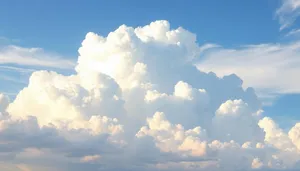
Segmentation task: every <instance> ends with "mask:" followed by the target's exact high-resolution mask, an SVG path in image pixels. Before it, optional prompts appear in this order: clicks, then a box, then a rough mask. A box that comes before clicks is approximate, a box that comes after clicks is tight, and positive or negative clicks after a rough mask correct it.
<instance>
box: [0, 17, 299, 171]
mask: <svg viewBox="0 0 300 171" xmlns="http://www.w3.org/2000/svg"><path fill="white" fill-rule="evenodd" d="M220 48H221V47H215V46H207V45H206V47H205V48H203V47H201V46H199V45H198V44H197V43H196V35H195V34H193V33H190V32H189V31H187V30H185V29H183V28H181V27H179V28H177V29H171V28H170V24H169V22H167V21H155V22H152V23H150V24H149V25H147V26H143V27H137V28H133V27H128V26H126V25H122V26H120V27H119V28H118V29H116V30H115V31H113V32H111V33H109V34H108V35H107V36H105V37H104V36H101V35H97V34H96V33H88V34H87V35H86V37H85V39H84V40H83V42H82V45H81V47H80V48H79V57H78V63H77V65H76V66H75V71H76V73H74V74H72V75H62V74H60V73H57V72H54V71H34V72H33V73H32V74H31V76H30V78H29V83H28V85H27V86H26V87H24V88H23V89H22V90H21V91H20V92H19V93H18V94H17V96H16V98H15V99H14V100H12V101H10V100H9V99H8V98H7V97H5V96H4V95H2V96H0V97H1V98H0V104H1V105H0V110H1V111H2V113H1V117H0V158H1V161H4V162H5V164H6V165H9V166H11V167H17V166H23V168H28V169H31V170H41V168H45V169H42V170H61V171H66V170H74V171H77V170H83V169H85V170H111V171H113V170H130V171H134V170H145V171H154V170H167V171H168V170H190V171H196V170H200V171H201V170H203V171H204V170H212V171H238V170H251V169H254V168H255V169H259V168H266V169H278V168H281V169H299V166H298V165H297V162H298V160H299V159H300V153H299V149H298V148H297V143H298V139H299V137H298V133H297V132H298V125H295V127H293V128H291V130H290V131H289V132H284V131H283V130H282V129H281V128H279V127H278V126H277V124H276V123H275V122H274V121H273V120H272V119H271V118H268V117H265V116H264V114H263V111H262V110H261V102H260V101H259V100H258V98H257V96H256V94H255V91H254V89H253V88H247V87H245V86H244V87H243V81H242V80H241V79H240V78H239V77H237V76H236V75H234V74H230V75H227V76H223V77H218V76H217V75H216V74H214V73H212V72H210V73H205V72H202V71H199V70H198V69H197V67H196V66H195V63H194V61H196V60H197V59H196V58H197V57H198V56H199V55H201V54H203V53H204V52H205V53H208V52H214V51H215V50H216V49H220ZM201 49H202V50H201ZM203 49H204V50H203ZM208 59H209V58H208ZM6 161H7V162H6ZM15 170H16V169H15Z"/></svg>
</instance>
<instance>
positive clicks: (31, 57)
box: [0, 45, 75, 69]
mask: <svg viewBox="0 0 300 171" xmlns="http://www.w3.org/2000/svg"><path fill="white" fill-rule="evenodd" d="M0 64H17V65H23V66H39V67H49V68H59V69H70V68H73V67H74V65H75V62H74V61H71V60H68V59H64V58H63V57H61V56H58V55H55V54H51V53H48V52H45V51H44V50H43V49H41V48H24V47H19V46H14V45H9V46H4V47H2V48H0Z"/></svg>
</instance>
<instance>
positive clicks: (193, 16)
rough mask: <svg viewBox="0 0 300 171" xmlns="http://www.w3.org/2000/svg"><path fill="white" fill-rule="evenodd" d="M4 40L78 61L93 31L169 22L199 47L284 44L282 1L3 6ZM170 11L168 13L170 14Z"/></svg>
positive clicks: (10, 1) (11, 0) (7, 1)
mask: <svg viewBox="0 0 300 171" xmlns="http://www.w3.org/2000/svg"><path fill="white" fill-rule="evenodd" d="M0 3H1V4H0V25H1V28H0V35H1V36H4V37H7V38H10V39H20V43H19V44H20V45H24V46H30V47H43V48H45V49H48V50H54V51H56V52H59V53H62V54H69V55H76V50H77V48H78V47H79V45H80V43H81V40H82V39H83V37H84V36H85V34H86V33H87V32H88V31H94V32H97V33H100V34H103V35H106V34H107V33H109V32H110V31H112V30H114V29H115V28H117V27H118V26H120V25H121V24H124V23H126V25H129V26H140V25H145V24H147V23H149V22H151V21H155V20H159V19H164V20H168V21H169V22H170V23H171V25H172V27H174V28H175V27H178V26H183V27H184V28H186V29H188V30H190V31H191V32H194V33H196V34H197V35H198V42H199V43H203V42H213V43H217V44H221V45H223V46H228V47H232V46H237V45H241V44H257V43H264V42H276V41H278V40H280V39H282V34H283V33H282V32H279V24H278V22H277V21H276V20H275V19H274V11H275V10H276V8H278V6H279V1H278V0H263V1H262V0H251V1H240V0H229V1H220V0H210V1H182V0H172V1H161V0H153V1H137V0H124V1H120V0H119V1H116V0H111V1H101V0H100V1H96V0H90V1H80V0H74V1H71V0H66V1H61V0H51V1H39V0H28V1H16V0H4V1H1V2H0ZM166 9H167V10H166Z"/></svg>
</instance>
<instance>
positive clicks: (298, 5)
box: [276, 0, 300, 30]
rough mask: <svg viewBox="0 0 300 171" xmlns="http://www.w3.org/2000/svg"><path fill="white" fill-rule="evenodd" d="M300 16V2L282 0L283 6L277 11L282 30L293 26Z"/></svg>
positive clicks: (296, 0)
mask: <svg viewBox="0 0 300 171" xmlns="http://www.w3.org/2000/svg"><path fill="white" fill-rule="evenodd" d="M299 16H300V0H281V6H280V7H279V8H278V9H277V10H276V17H277V18H278V20H279V24H280V30H283V29H286V28H288V27H290V26H291V25H293V23H294V22H295V21H296V19H297V18H298V17H299Z"/></svg>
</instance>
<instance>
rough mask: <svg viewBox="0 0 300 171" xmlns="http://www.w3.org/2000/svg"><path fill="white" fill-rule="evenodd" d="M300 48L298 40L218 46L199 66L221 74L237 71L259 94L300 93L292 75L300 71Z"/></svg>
mask: <svg viewBox="0 0 300 171" xmlns="http://www.w3.org/2000/svg"><path fill="white" fill-rule="evenodd" d="M299 47H300V42H298V41H296V42H291V43H282V44H261V45H248V46H243V47H240V48H235V49H227V48H218V49H214V50H210V51H209V52H207V53H203V54H202V58H201V60H200V61H199V63H198V64H197V67H198V69H199V70H201V71H205V72H211V71H212V72H215V73H216V74H217V75H218V76H220V77H222V76H224V75H228V74H232V73H235V74H237V75H238V76H239V77H241V78H242V79H243V86H244V87H249V86H250V87H254V88H255V90H256V91H257V92H258V95H259V96H260V97H268V96H273V95H274V94H275V95H276V94H281V93H282V94H284V93H298V92H300V89H299V86H300V82H298V81H297V79H294V78H293V77H292V75H298V74H299V73H300V69H299V67H298V63H299V62H300V60H299V58H298V56H299ZM279 78H280V79H279Z"/></svg>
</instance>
